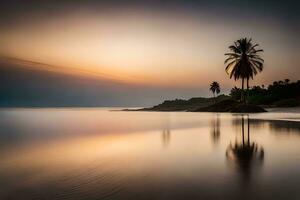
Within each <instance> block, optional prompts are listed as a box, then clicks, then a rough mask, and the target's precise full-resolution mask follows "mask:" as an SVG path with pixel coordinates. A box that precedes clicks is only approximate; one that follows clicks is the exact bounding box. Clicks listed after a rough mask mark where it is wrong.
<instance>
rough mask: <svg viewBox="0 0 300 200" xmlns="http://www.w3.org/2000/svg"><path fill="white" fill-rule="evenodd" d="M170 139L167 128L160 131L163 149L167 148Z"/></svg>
mask: <svg viewBox="0 0 300 200" xmlns="http://www.w3.org/2000/svg"><path fill="white" fill-rule="evenodd" d="M170 139H171V132H170V129H169V128H165V129H163V131H162V144H163V146H164V147H167V146H169V144H170Z"/></svg>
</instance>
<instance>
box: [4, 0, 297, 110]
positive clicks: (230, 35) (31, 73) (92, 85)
mask: <svg viewBox="0 0 300 200" xmlns="http://www.w3.org/2000/svg"><path fill="white" fill-rule="evenodd" d="M100 2H102V1H92V0H87V1H71V0H60V1H55V0H52V1H51V0H39V1H38V0H36V1H34V0H28V1H26V3H25V1H21V0H10V1H4V2H1V7H0V44H1V45H0V55H1V60H0V70H1V75H0V77H1V79H2V81H3V82H2V84H1V86H0V92H1V96H2V97H4V98H2V104H8V102H15V103H16V104H17V103H20V101H21V100H20V99H23V101H27V103H28V105H31V104H34V103H37V104H41V105H42V104H43V103H44V104H47V103H50V105H52V104H53V105H58V104H59V103H60V102H62V104H68V103H70V104H72V105H81V104H82V105H87V104H90V105H100V106H144V105H153V104H156V103H158V102H160V101H162V100H164V99H170V98H176V97H177V98H190V97H193V96H209V95H210V94H209V91H208V86H209V84H210V82H212V81H218V82H219V83H220V84H221V88H222V89H223V92H225V93H226V92H228V90H229V89H230V88H231V87H232V86H234V85H237V86H240V82H234V80H230V79H229V77H228V75H227V74H226V73H225V71H224V68H225V65H224V58H225V57H224V53H226V52H227V51H228V50H227V48H228V46H229V45H230V44H231V43H232V42H233V41H234V40H237V39H239V38H241V37H251V38H253V40H254V42H255V43H258V44H259V45H260V47H261V48H263V49H264V52H263V53H262V54H261V55H262V57H263V58H264V59H265V69H264V71H263V72H262V73H261V74H260V75H258V76H257V77H255V80H254V81H252V82H251V83H250V84H252V85H253V84H265V85H267V84H269V83H272V82H273V81H274V80H279V79H285V78H289V79H291V80H298V79H300V66H299V63H300V57H299V50H300V48H299V47H300V39H299V35H300V23H299V21H300V14H299V8H300V6H299V3H298V2H297V1H296V0H294V1H292V0H287V1H271V0H264V1H258V0H257V1H254V0H252V1H242V2H241V1H238V0H224V1H217V0H210V1H190V0H186V1H180V0H173V1H171V0H170V1H168V0H165V1H156V0H152V1H150V0H149V1H146V0H140V1H118V0H112V1H107V2H106V3H103V2H102V3H100ZM3 102H4V103H3ZM23 103H24V102H23Z"/></svg>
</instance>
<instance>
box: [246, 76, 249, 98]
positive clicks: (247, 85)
mask: <svg viewBox="0 0 300 200" xmlns="http://www.w3.org/2000/svg"><path fill="white" fill-rule="evenodd" d="M248 99H249V77H248V78H247V99H246V103H248Z"/></svg>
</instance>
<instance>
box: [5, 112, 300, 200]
mask: <svg viewBox="0 0 300 200" xmlns="http://www.w3.org/2000/svg"><path fill="white" fill-rule="evenodd" d="M299 119H300V115H299V114H297V113H281V112H272V113H271V112H270V113H264V114H253V115H247V114H245V115H240V114H228V113H227V114H226V113H219V114H217V113H188V112H169V113H168V112H117V111H109V109H98V108H80V109H77V108H76V109H72V108H70V109H2V110H0V199H12V200H14V199H22V200H23V199H25V200H26V199H30V200H31V199H37V200H43V199H49V200H50V199H51V200H56V199H72V200H76V199H88V200H93V199H122V200H123V199H172V200H173V199H184V200H185V199H300V193H299V188H300V187H299V185H300V170H299V169H300V122H299Z"/></svg>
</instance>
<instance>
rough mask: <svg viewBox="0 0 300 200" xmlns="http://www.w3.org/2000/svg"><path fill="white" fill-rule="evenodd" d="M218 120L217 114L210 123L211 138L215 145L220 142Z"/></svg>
mask: <svg viewBox="0 0 300 200" xmlns="http://www.w3.org/2000/svg"><path fill="white" fill-rule="evenodd" d="M220 135H221V131H220V118H219V114H216V115H215V117H214V118H213V120H212V121H211V137H212V141H213V143H214V144H217V143H218V142H219V140H220Z"/></svg>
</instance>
